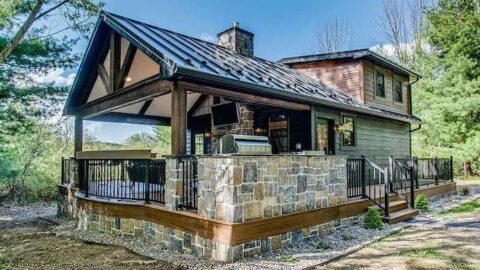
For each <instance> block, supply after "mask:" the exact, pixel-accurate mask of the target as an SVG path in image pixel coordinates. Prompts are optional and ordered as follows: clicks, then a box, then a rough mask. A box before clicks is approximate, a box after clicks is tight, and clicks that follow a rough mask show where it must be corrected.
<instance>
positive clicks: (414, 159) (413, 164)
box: [412, 157, 420, 189]
mask: <svg viewBox="0 0 480 270" xmlns="http://www.w3.org/2000/svg"><path fill="white" fill-rule="evenodd" d="M412 166H413V170H414V172H413V173H414V176H415V187H416V189H419V188H420V185H419V184H418V158H417V157H413V158H412Z"/></svg>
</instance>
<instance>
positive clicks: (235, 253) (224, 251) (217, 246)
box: [78, 210, 361, 262]
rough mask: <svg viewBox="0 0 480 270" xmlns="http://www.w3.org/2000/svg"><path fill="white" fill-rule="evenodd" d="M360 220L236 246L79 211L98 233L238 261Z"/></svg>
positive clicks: (82, 222) (81, 218) (146, 223)
mask: <svg viewBox="0 0 480 270" xmlns="http://www.w3.org/2000/svg"><path fill="white" fill-rule="evenodd" d="M360 221H361V216H354V217H349V218H344V219H340V220H336V221H332V222H329V223H325V224H320V225H317V226H311V227H308V228H303V229H301V230H295V231H291V232H286V233H283V234H279V235H274V236H270V237H267V238H263V239H258V240H253V241H249V242H246V243H243V244H240V245H236V246H229V245H226V244H222V243H218V242H216V241H212V240H209V239H205V238H202V237H200V236H198V235H192V234H189V233H186V232H183V231H181V230H177V229H173V228H169V227H166V226H162V225H158V224H155V223H153V222H150V221H144V220H135V219H124V218H114V217H108V216H103V215H97V214H95V213H87V212H86V211H83V210H82V211H80V213H79V224H78V227H79V229H83V230H88V231H92V232H95V233H109V234H112V235H115V236H119V237H135V238H140V239H143V240H145V241H148V242H150V243H151V244H154V245H161V246H163V247H166V248H168V249H171V250H175V251H178V252H182V253H187V254H193V255H197V256H203V257H206V258H209V259H213V260H216V261H223V262H236V261H239V260H241V259H244V258H248V257H251V256H254V255H257V254H260V253H265V252H269V251H272V250H276V249H281V248H286V247H292V246H296V245H300V244H303V243H306V242H309V241H315V240H317V239H318V237H320V236H322V235H325V234H328V233H331V232H333V231H334V230H335V229H338V228H341V227H343V226H348V225H352V224H357V223H358V222H360Z"/></svg>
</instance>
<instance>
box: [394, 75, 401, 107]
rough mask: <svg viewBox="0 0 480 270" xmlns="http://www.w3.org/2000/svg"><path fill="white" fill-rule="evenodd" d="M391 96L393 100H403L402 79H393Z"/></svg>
mask: <svg viewBox="0 0 480 270" xmlns="http://www.w3.org/2000/svg"><path fill="white" fill-rule="evenodd" d="M393 98H394V100H395V102H403V89H402V81H400V80H394V81H393Z"/></svg>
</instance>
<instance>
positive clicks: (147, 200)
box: [144, 160, 150, 203]
mask: <svg viewBox="0 0 480 270" xmlns="http://www.w3.org/2000/svg"><path fill="white" fill-rule="evenodd" d="M149 174H150V160H146V161H145V181H144V186H145V203H150V183H149V182H148V180H149V178H150V175H149Z"/></svg>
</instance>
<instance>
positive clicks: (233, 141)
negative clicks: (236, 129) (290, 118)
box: [215, 134, 272, 155]
mask: <svg viewBox="0 0 480 270" xmlns="http://www.w3.org/2000/svg"><path fill="white" fill-rule="evenodd" d="M217 146H218V147H216V148H215V149H217V154H257V155H259V154H271V153H272V146H271V145H270V143H269V142H268V137H264V136H251V135H237V134H229V135H225V136H223V137H222V138H221V139H220V141H219V142H218V145H217Z"/></svg>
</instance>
